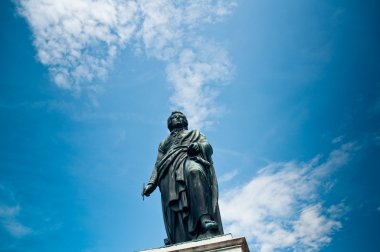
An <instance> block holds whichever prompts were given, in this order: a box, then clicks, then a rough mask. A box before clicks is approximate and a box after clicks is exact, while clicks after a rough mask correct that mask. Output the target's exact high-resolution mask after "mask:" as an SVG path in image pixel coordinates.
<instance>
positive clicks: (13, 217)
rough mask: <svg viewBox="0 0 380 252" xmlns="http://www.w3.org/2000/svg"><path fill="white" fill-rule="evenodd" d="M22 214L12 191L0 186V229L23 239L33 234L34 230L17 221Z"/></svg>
mask: <svg viewBox="0 0 380 252" xmlns="http://www.w3.org/2000/svg"><path fill="white" fill-rule="evenodd" d="M20 212H21V207H20V206H19V205H18V204H15V199H14V195H13V193H12V191H10V190H9V189H8V188H6V187H5V186H3V185H1V184H0V227H2V228H3V229H5V230H6V231H7V232H8V233H9V234H10V235H12V236H13V237H16V238H21V237H23V236H25V235H27V234H30V233H31V232H32V229H30V228H29V227H27V226H25V225H23V224H22V223H21V222H20V221H19V220H18V219H17V216H18V215H19V213H20Z"/></svg>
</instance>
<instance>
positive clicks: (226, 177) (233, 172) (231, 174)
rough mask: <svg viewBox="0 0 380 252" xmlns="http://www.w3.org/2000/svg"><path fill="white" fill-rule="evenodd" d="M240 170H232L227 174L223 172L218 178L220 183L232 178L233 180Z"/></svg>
mask: <svg viewBox="0 0 380 252" xmlns="http://www.w3.org/2000/svg"><path fill="white" fill-rule="evenodd" d="M238 174H239V172H238V170H236V169H235V170H232V171H230V172H227V173H225V174H223V175H222V176H221V177H220V178H219V179H218V183H219V184H222V183H225V182H228V181H230V180H232V179H233V178H235V177H236V175H238Z"/></svg>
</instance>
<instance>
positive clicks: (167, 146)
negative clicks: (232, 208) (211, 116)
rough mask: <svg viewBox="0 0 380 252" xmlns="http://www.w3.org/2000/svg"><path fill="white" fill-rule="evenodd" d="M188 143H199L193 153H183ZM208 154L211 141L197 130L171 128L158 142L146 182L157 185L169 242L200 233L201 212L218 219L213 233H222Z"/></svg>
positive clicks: (201, 233) (172, 242) (195, 236)
mask: <svg viewBox="0 0 380 252" xmlns="http://www.w3.org/2000/svg"><path fill="white" fill-rule="evenodd" d="M192 143H196V144H198V146H199V150H200V151H199V153H198V154H197V155H196V156H189V155H188V153H187V150H188V147H189V145H190V144H192ZM211 155H212V147H211V145H210V144H209V143H208V141H207V139H206V137H205V136H204V135H202V134H201V133H200V132H199V131H198V130H193V131H187V130H182V131H180V132H172V134H171V135H169V136H168V137H167V138H166V139H165V140H164V141H162V142H161V143H160V146H159V149H158V157H157V161H156V164H155V166H154V169H153V172H152V176H151V179H150V181H149V183H150V184H151V185H153V186H154V187H156V186H158V187H159V188H160V192H161V203H162V212H163V218H164V223H165V228H166V233H167V235H168V240H169V243H171V244H174V243H179V242H184V241H189V240H194V239H197V238H200V237H202V235H204V230H203V229H202V228H201V223H200V218H201V217H202V216H203V215H209V216H210V217H211V220H214V221H216V222H217V223H218V229H217V230H215V231H214V232H213V234H214V235H219V234H223V227H222V222H221V218H220V213H219V206H218V185H217V181H216V176H215V170H214V166H213V163H212V159H211Z"/></svg>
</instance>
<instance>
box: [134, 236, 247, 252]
mask: <svg viewBox="0 0 380 252" xmlns="http://www.w3.org/2000/svg"><path fill="white" fill-rule="evenodd" d="M174 251H178V252H204V251H210V252H211V251H218V252H249V249H248V245H247V241H246V240H245V238H244V237H236V238H234V237H232V235H231V234H226V235H221V236H216V237H212V238H207V239H202V240H196V241H189V242H184V243H177V244H173V245H170V246H165V247H160V248H153V249H147V250H140V251H139V252H174Z"/></svg>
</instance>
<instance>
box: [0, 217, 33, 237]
mask: <svg viewBox="0 0 380 252" xmlns="http://www.w3.org/2000/svg"><path fill="white" fill-rule="evenodd" d="M2 224H3V227H4V228H5V230H7V231H8V232H9V233H10V234H11V235H12V236H14V237H16V238H21V237H23V236H25V235H28V234H30V233H31V232H32V230H31V229H30V228H29V227H26V226H24V225H22V224H21V223H20V222H19V221H17V220H15V219H7V220H5V221H2Z"/></svg>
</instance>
